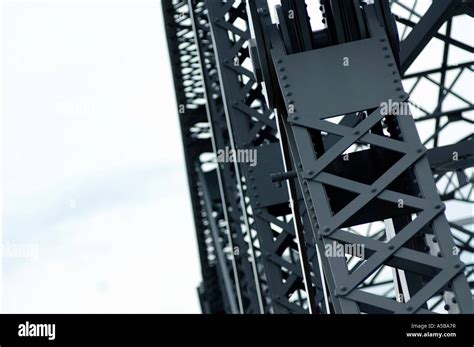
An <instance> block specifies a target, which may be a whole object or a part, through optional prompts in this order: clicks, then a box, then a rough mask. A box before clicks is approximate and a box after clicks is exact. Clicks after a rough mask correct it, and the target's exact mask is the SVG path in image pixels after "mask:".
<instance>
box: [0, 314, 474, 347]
mask: <svg viewBox="0 0 474 347" xmlns="http://www.w3.org/2000/svg"><path fill="white" fill-rule="evenodd" d="M473 317H474V316H473V315H390V316H389V315H383V316H376V315H373V316H372V315H359V316H356V315H329V316H314V315H313V316H309V315H291V316H290V315H265V316H261V315H259V316H257V315H252V316H243V315H227V316H218V315H0V345H1V346H2V347H3V346H9V345H27V346H31V345H37V344H41V345H58V344H63V345H64V344H80V345H89V344H101V345H108V344H114V345H117V344H118V345H120V344H133V345H140V344H149V343H152V344H153V345H160V344H189V345H196V344H205V345H213V344H218V345H225V344H249V343H250V344H259V345H262V344H271V345H280V344H284V345H291V346H295V345H299V344H305V343H306V344H307V343H309V344H311V345H316V346H317V345H319V344H321V343H325V344H341V343H344V344H350V345H354V344H364V345H367V344H369V345H370V344H376V345H379V346H384V345H407V344H408V345H410V344H416V345H419V344H429V345H433V344H435V345H440V344H441V345H451V346H463V345H466V346H472V345H473V343H474V319H473ZM27 322H28V323H27ZM45 324H54V339H52V337H53V333H52V332H53V328H52V327H53V326H52V325H45ZM19 335H30V336H19ZM31 335H43V336H31Z"/></svg>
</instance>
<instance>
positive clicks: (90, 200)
mask: <svg viewBox="0 0 474 347" xmlns="http://www.w3.org/2000/svg"><path fill="white" fill-rule="evenodd" d="M276 2H277V1H276V0H274V1H272V3H276ZM1 9H2V16H1V17H2V19H3V20H2V26H1V29H2V42H3V43H2V54H1V56H2V58H3V59H2V71H3V76H2V78H1V81H2V87H3V94H2V100H3V107H2V113H3V120H2V143H1V145H2V151H1V152H2V166H3V169H2V185H3V193H2V194H1V196H2V200H3V219H2V220H3V223H2V227H3V228H2V229H3V245H4V247H8V246H9V245H10V246H11V245H23V246H25V247H27V246H30V247H36V246H37V248H33V254H30V255H31V256H30V257H29V258H28V257H27V258H25V257H13V256H5V252H4V257H3V277H2V279H3V280H2V283H3V287H2V289H3V293H2V309H3V312H9V313H10V312H20V313H22V312H51V313H55V312H73V313H75V312H78V313H79V312H92V313H93V312H123V313H128V312H130V313H180V312H196V313H197V312H200V309H199V304H198V299H197V295H196V290H195V288H196V286H197V285H198V283H199V281H200V278H201V275H200V266H199V260H198V259H199V258H198V253H197V245H196V241H195V240H196V239H195V235H194V226H193V223H192V215H191V208H190V203H189V197H188V191H187V189H188V187H187V181H186V176H185V168H184V159H183V155H182V146H181V138H180V131H179V124H178V118H177V112H176V105H175V98H174V89H173V84H172V79H171V72H170V68H169V60H168V51H167V47H166V41H165V36H164V29H163V22H162V15H161V1H156V0H128V1H126V0H53V1H52V0H49V1H48V0H36V1H22V0H5V1H3V2H2V7H1ZM420 11H421V13H422V12H423V10H420ZM469 28H472V23H471V24H469V19H462V18H461V19H459V22H457V23H456V24H455V25H454V29H453V30H454V31H457V32H458V33H459V34H460V35H461V36H463V37H465V40H462V41H465V42H472V30H469ZM469 31H470V32H471V33H470V34H469ZM432 46H433V47H432V48H430V50H428V51H427V52H425V53H424V54H425V57H422V59H420V60H419V61H418V62H416V63H415V64H414V66H413V68H412V70H413V69H415V70H416V69H421V68H430V67H435V66H436V63H437V62H436V61H435V57H439V54H438V53H439V50H440V49H442V46H441V45H440V43H439V41H438V42H436V41H435V40H434V41H433V42H432ZM434 50H438V52H435V53H434ZM463 54H464V52H456V51H454V53H452V54H451V58H450V59H451V62H452V63H454V62H465V61H469V59H471V58H472V57H465V56H463ZM430 63H434V64H435V65H433V66H430ZM454 77H455V76H454V75H453V74H452V73H450V74H448V81H449V80H450V79H451V80H452V79H453V78H454ZM471 77H472V75H471ZM433 78H435V79H438V78H439V76H434V77H433ZM458 83H459V84H460V85H461V88H460V89H459V90H460V92H461V93H463V96H465V97H467V98H471V100H472V91H473V90H472V79H470V78H469V76H463V78H461V79H460V81H459V82H458ZM432 89H433V86H429V85H428V84H427V85H426V87H423V88H421V92H420V93H421V95H418V96H414V98H415V97H418V98H419V99H420V101H419V103H421V104H422V103H423V102H426V99H427V97H426V96H427V95H430V97H431V96H432V95H436V94H433V93H436V90H434V91H433V90H432ZM417 101H418V100H417ZM447 105H448V107H458V106H459V101H456V100H450V99H448V100H447ZM415 112H416V110H415ZM471 115H472V114H471ZM463 127H464V129H463ZM427 131H429V130H427ZM466 131H467V132H469V131H470V130H469V129H466V128H465V125H463V124H454V125H453V129H452V130H450V132H451V134H453V136H465V134H466ZM425 134H427V132H425ZM422 135H423V133H422ZM448 140H449V139H448ZM443 141H444V140H443ZM460 210H462V211H463V214H465V213H467V214H469V207H466V206H457V205H449V206H448V214H452V213H453V211H454V213H455V214H458V213H459V212H456V211H460ZM471 211H472V210H471ZM34 250H37V253H35V252H34Z"/></svg>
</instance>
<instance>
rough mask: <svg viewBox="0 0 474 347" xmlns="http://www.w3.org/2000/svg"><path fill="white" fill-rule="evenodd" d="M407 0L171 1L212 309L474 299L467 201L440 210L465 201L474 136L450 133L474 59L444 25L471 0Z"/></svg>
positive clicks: (466, 303) (392, 307)
mask: <svg viewBox="0 0 474 347" xmlns="http://www.w3.org/2000/svg"><path fill="white" fill-rule="evenodd" d="M417 3H418V1H417V0H410V1H409V0H399V1H393V2H392V3H391V4H390V5H391V8H390V6H389V2H388V1H385V0H380V1H375V2H370V1H358V0H353V1H352V0H350V1H347V0H345V1H341V0H323V1H321V7H320V8H319V11H320V12H319V13H317V14H316V13H315V11H314V9H313V10H311V9H310V8H309V7H307V6H306V4H305V2H304V1H302V0H281V4H280V5H278V6H277V7H276V11H275V16H274V18H273V19H272V18H271V16H270V14H271V10H272V9H271V8H270V7H269V6H268V4H267V1H266V0H255V1H248V2H246V1H241V0H163V14H164V19H165V25H166V32H167V38H168V46H169V51H170V59H171V65H172V69H173V76H174V82H175V89H176V96H177V103H178V113H179V119H180V123H181V130H182V139H183V147H184V152H185V160H186V165H187V173H188V183H189V189H190V194H191V201H192V207H193V213H194V222H195V229H196V233H197V239H198V247H199V252H200V261H201V267H202V275H203V281H202V283H201V285H200V286H199V288H198V293H199V297H200V300H201V307H202V310H203V312H204V313H406V314H411V313H429V312H449V313H468V312H472V300H473V299H472V294H471V291H472V290H473V287H474V285H473V283H474V279H473V277H474V275H473V259H472V257H473V246H474V245H473V242H474V241H473V230H472V225H473V218H472V212H471V214H470V215H469V213H467V215H466V216H465V217H461V218H460V217H459V214H457V215H455V216H453V217H452V218H451V217H450V215H449V214H448V217H449V221H448V219H447V218H446V214H445V208H446V206H448V207H449V206H451V205H450V204H464V206H470V208H472V195H473V192H472V191H473V188H472V183H473V177H472V166H473V165H472V164H473V146H472V132H470V134H467V135H466V136H461V137H460V138H457V139H455V140H454V141H453V140H452V136H451V133H450V130H449V129H450V126H452V124H454V123H455V124H464V125H465V126H466V125H467V126H469V125H472V123H473V120H472V110H473V108H472V100H469V98H468V97H466V96H465V95H464V94H463V93H462V88H461V87H457V83H459V81H460V79H461V77H463V78H465V76H466V75H469V74H470V73H472V68H473V62H470V61H463V62H461V63H459V62H457V63H455V64H452V63H451V62H450V60H449V52H450V49H451V50H452V49H453V48H452V47H455V49H457V50H464V51H466V52H468V53H469V52H470V53H472V49H473V48H472V46H470V45H469V44H468V43H466V42H463V41H462V40H460V39H459V38H456V37H454V35H452V33H453V32H452V27H453V23H454V22H455V21H456V19H457V18H465V17H469V16H471V17H472V13H473V5H472V2H470V1H457V0H443V1H441V0H435V1H433V2H432V3H431V5H430V6H429V7H428V8H427V9H426V8H424V9H419V8H418V7H417ZM420 11H424V12H423V13H422V12H420ZM392 12H393V14H394V15H395V16H394V15H392ZM317 16H321V18H323V24H324V25H323V28H322V29H319V28H318V29H316V28H313V27H312V26H313V24H312V23H314V18H316V17H317ZM310 20H311V21H310ZM395 20H396V21H395ZM276 22H277V24H275V23H276ZM400 39H401V41H400ZM434 40H438V41H440V42H441V43H442V45H443V48H442V54H441V55H442V59H441V62H440V64H439V66H437V67H433V68H430V69H426V71H423V70H422V71H414V72H412V71H411V69H410V67H411V66H412V65H416V64H417V58H419V59H421V58H422V56H423V52H424V50H427V49H428V48H429V47H430V42H433V41H434ZM427 47H428V48H427ZM422 82H429V83H431V84H432V85H434V86H435V87H436V90H437V94H436V95H434V94H432V95H429V98H427V96H426V95H425V98H424V99H423V98H421V100H418V99H417V91H418V90H419V89H420V88H422V87H421V86H422ZM456 88H458V89H461V91H459V90H456ZM450 98H454V99H456V100H457V103H454V104H453V103H452V102H450V101H449V99H450ZM427 99H429V100H427ZM415 100H416V101H415ZM428 101H429V102H430V103H429V102H428ZM433 101H435V106H434V108H433V105H432V104H433ZM424 102H425V103H426V105H425V104H424ZM387 103H389V104H390V103H392V104H397V105H402V104H407V103H411V104H412V105H411V108H413V107H414V106H416V112H415V113H414V114H413V115H412V114H411V110H410V108H404V109H403V110H402V111H398V112H394V111H393V110H390V111H388V112H387V109H386V107H385V106H386V104H387ZM430 122H431V123H432V124H431V126H432V127H431V128H430V130H429V131H428V136H425V138H423V139H420V135H419V133H418V131H420V133H423V134H426V133H427V131H426V130H425V128H426V126H425V125H424V124H426V123H430ZM417 127H418V129H417ZM421 129H423V131H422V130H421ZM226 151H227V152H228V151H233V152H234V153H237V152H238V151H244V152H245V151H246V152H245V153H249V152H250V151H253V153H255V154H256V156H255V158H256V161H255V162H254V163H251V162H248V161H247V162H239V161H237V160H231V161H230V160H220V159H219V158H220V155H221V154H222V153H224V152H226ZM456 206H457V205H456ZM464 211H466V210H464ZM467 211H469V207H468V210H467ZM340 249H343V251H342V254H341V253H340V252H335V250H340ZM468 280H469V281H468Z"/></svg>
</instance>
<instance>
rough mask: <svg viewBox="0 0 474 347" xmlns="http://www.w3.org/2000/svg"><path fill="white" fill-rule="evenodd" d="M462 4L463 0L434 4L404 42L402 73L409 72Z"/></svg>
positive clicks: (401, 53)
mask: <svg viewBox="0 0 474 347" xmlns="http://www.w3.org/2000/svg"><path fill="white" fill-rule="evenodd" d="M461 3H462V0H441V1H440V0H437V1H433V2H432V4H431V7H430V8H429V9H428V11H427V12H426V13H425V15H424V16H423V17H422V18H421V20H420V21H419V22H418V24H417V25H416V26H415V27H414V28H413V30H412V31H411V32H410V34H409V35H408V37H407V38H406V39H405V40H404V41H402V44H401V50H400V55H401V57H400V60H401V66H402V73H403V72H405V71H407V70H408V68H409V67H410V65H411V64H412V63H413V62H414V61H415V59H416V57H417V56H418V54H420V52H421V51H422V50H423V48H424V47H425V46H426V45H427V44H428V42H429V41H430V40H431V39H432V38H433V36H435V35H436V33H437V32H438V30H439V28H440V27H441V25H443V23H444V22H445V21H446V19H447V18H449V17H451V16H452V15H453V14H454V13H455V11H456V9H457V8H458V7H459V5H460V4H461Z"/></svg>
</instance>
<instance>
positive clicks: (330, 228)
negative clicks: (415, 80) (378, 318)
mask: <svg viewBox="0 0 474 347" xmlns="http://www.w3.org/2000/svg"><path fill="white" fill-rule="evenodd" d="M365 14H366V18H367V20H368V26H369V31H370V34H371V38H370V39H367V40H361V41H355V42H352V43H346V44H340V45H338V46H334V47H328V48H323V49H319V50H315V51H307V52H303V53H300V54H296V55H288V54H287V52H286V49H285V46H284V44H283V42H282V40H281V39H278V36H277V35H273V36H272V52H273V62H274V65H275V71H277V76H278V81H279V85H280V88H281V90H282V96H283V100H284V103H285V108H284V109H282V110H281V112H282V117H283V120H282V121H283V123H284V124H285V129H286V133H287V136H288V137H289V141H288V142H289V143H290V146H291V156H292V160H293V161H294V164H295V166H296V167H298V168H299V170H297V173H298V181H299V182H300V185H301V188H302V189H303V190H304V191H305V192H307V193H306V194H305V196H304V197H305V203H306V205H307V208H309V209H311V210H314V214H313V215H312V223H313V224H312V226H313V230H314V234H315V235H316V236H317V239H316V243H317V247H318V248H319V249H320V252H324V249H325V248H326V247H327V245H328V244H329V243H331V242H333V241H336V242H338V243H342V244H362V245H363V246H364V248H366V249H370V248H373V253H372V254H371V255H366V258H365V262H364V263H362V264H361V265H360V266H358V267H357V268H355V269H354V268H353V269H349V268H348V266H347V264H346V259H345V257H340V256H337V257H323V258H322V265H323V268H324V275H325V277H326V279H327V281H328V287H329V293H330V295H331V302H332V304H333V307H334V310H335V312H338V313H358V312H363V311H365V312H369V313H373V312H379V313H380V312H394V313H415V312H419V313H422V312H426V311H428V310H429V309H430V308H431V307H430V306H428V304H427V303H428V301H429V300H430V299H431V298H433V297H436V296H437V295H438V294H439V293H440V291H449V292H450V291H452V292H454V296H455V297H456V299H457V302H458V303H459V309H460V311H461V312H471V306H472V298H471V295H470V292H469V289H468V286H467V282H466V278H465V276H464V274H463V272H462V270H463V268H464V263H462V262H460V260H459V256H458V255H457V254H453V247H454V242H453V240H452V238H451V237H450V233H449V226H448V223H447V220H446V217H445V216H444V214H443V208H444V205H443V204H442V203H441V200H440V198H439V196H438V195H437V192H436V187H435V184H434V181H433V179H432V178H431V171H430V168H429V165H428V160H427V158H426V155H425V152H426V150H425V148H424V147H423V146H422V144H421V142H420V140H419V137H418V134H417V132H416V128H415V123H414V122H413V120H412V118H411V117H410V115H409V114H403V115H397V116H395V115H388V116H387V115H384V114H382V112H381V107H380V106H379V105H381V102H383V101H385V100H388V99H393V100H397V101H398V102H404V101H406V100H407V95H406V94H405V93H403V91H402V85H401V82H400V76H399V74H398V71H397V70H396V68H395V67H394V66H395V64H394V61H395V59H394V57H393V54H392V53H391V49H390V48H389V47H387V43H388V37H387V35H386V33H385V32H384V31H383V30H381V26H380V24H379V22H378V20H377V18H376V15H375V8H374V6H365ZM360 52H365V54H367V55H366V57H367V58H366V59H363V57H362V56H361V57H360V58H359V56H358V55H359V54H360ZM344 57H351V59H352V60H353V62H352V63H351V65H350V67H349V68H348V67H347V66H344V65H343V64H342V59H343V58H344ZM369 57H370V58H369ZM301 66H305V67H306V68H305V73H304V75H301V74H299V72H300V71H301V70H298V67H301ZM320 66H324V67H325V70H321V69H319V67H320ZM325 71H326V73H325ZM359 74H362V75H365V76H366V78H365V80H361V78H360V77H358V76H359ZM374 76H377V77H374ZM369 77H371V78H369ZM374 78H377V80H376V81H375V80H374ZM352 80H357V81H358V82H359V83H358V88H356V87H355V86H354V87H352V88H351V85H350V84H349V87H348V88H346V87H347V83H348V82H350V81H352ZM328 83H330V84H329V85H328ZM344 83H345V84H346V85H345V86H344V87H345V88H346V89H347V90H346V92H345V93H344V96H345V98H344V99H341V100H340V102H339V103H338V104H336V103H335V102H331V103H329V102H328V103H324V100H328V98H330V93H328V92H329V91H331V90H332V91H335V90H337V89H336V88H338V86H341V85H343V84H344ZM319 84H323V85H324V84H325V85H326V86H327V87H328V91H324V90H322V89H318V86H319ZM374 86H376V88H374ZM351 89H352V92H351ZM375 89H378V91H379V93H375V94H374V93H373V92H372V91H375ZM368 90H370V91H371V93H370V94H368V93H367V91H368ZM390 90H391V91H390ZM308 91H315V93H317V91H319V93H321V94H319V95H313V96H312V95H311V93H308ZM360 91H363V93H360ZM385 91H386V92H385ZM318 98H320V99H321V100H320V101H319V102H318V100H319V99H318ZM288 110H293V112H288ZM361 111H366V112H367V116H366V117H364V119H363V120H362V121H361V122H360V123H359V124H357V125H356V126H355V127H353V128H350V127H347V126H343V125H340V124H337V123H333V122H331V121H330V120H328V119H330V118H331V117H334V116H339V115H341V114H347V113H350V112H361ZM286 115H287V116H288V121H287V120H286V119H284V118H285V116H286ZM382 121H383V122H384V123H385V125H386V126H387V133H384V132H381V131H380V130H378V129H379V127H380V124H382V123H381V122H382ZM323 133H328V134H333V135H337V136H339V138H340V139H339V141H338V142H337V143H335V144H334V145H333V146H332V147H330V148H328V147H326V146H324V142H323V141H319V142H318V141H317V140H315V138H317V137H318V136H319V137H321V136H322V134H323ZM358 143H363V144H366V145H369V146H370V149H369V150H368V151H370V152H372V155H370V154H369V156H368V158H369V160H366V161H365V162H363V163H362V164H361V166H366V167H367V169H368V170H367V172H366V177H363V178H362V177H360V176H359V177H357V178H354V177H353V175H352V177H351V174H352V173H351V172H350V171H349V170H348V169H347V167H344V164H343V162H342V156H343V155H344V152H345V151H346V150H347V149H348V148H350V147H351V146H353V145H355V144H358ZM390 153H397V155H393V156H392V159H389V158H390V156H391V154H390ZM377 158H384V161H385V162H384V163H383V165H381V166H379V167H377V165H376V164H375V163H376V162H377ZM374 164H375V165H374ZM397 180H403V181H404V182H405V184H404V185H403V186H405V187H408V189H400V188H402V187H401V186H398V184H397ZM407 180H408V181H410V183H408V181H407ZM395 186H397V188H396V189H397V190H393V189H394V188H395ZM331 187H332V188H331ZM331 189H337V190H338V191H339V192H334V191H333V190H331ZM341 191H346V192H348V193H350V194H351V197H349V198H347V199H346V201H345V203H342V204H341V201H340V200H341V199H343V195H342V193H341ZM335 200H339V201H335ZM400 200H401V201H402V202H403V207H402V208H400V207H399V206H397V202H399V201H400ZM383 202H385V203H388V204H389V205H390V204H392V205H395V206H396V207H395V208H392V209H390V208H387V209H386V210H385V211H382V210H380V211H379V212H378V213H377V212H375V211H376V208H377V206H379V205H381V204H383ZM397 208H398V209H399V210H402V213H403V214H404V216H400V214H399V213H396V212H394V211H396V210H397ZM399 212H400V211H399ZM364 214H365V215H367V220H365V221H364V222H365V223H367V222H372V221H375V220H387V219H391V220H392V221H393V224H394V227H395V234H394V236H393V237H391V238H388V236H387V239H386V240H385V242H384V241H380V240H374V239H373V238H370V237H364V236H361V235H357V234H354V233H352V232H350V231H349V230H343V228H347V227H350V226H354V225H356V224H362V222H363V221H362V220H360V215H364ZM358 217H359V219H358ZM351 219H352V220H351ZM428 235H433V237H435V238H436V240H437V244H438V245H439V249H440V253H439V254H432V252H427V251H426V249H423V248H421V247H420V245H419V244H420V243H421V242H420V241H421V240H422V239H423V238H425V237H427V236H428ZM441 238H442V239H441ZM403 252H408V253H410V254H409V255H408V254H407V255H408V256H406V257H404V256H402V255H401V253H403ZM411 252H413V253H411ZM397 257H400V258H403V259H401V261H395V258H397ZM438 258H441V259H442V261H439V259H438ZM435 263H436V265H435ZM421 265H423V266H426V267H428V268H430V270H429V271H424V270H422V268H421V267H420V266H421ZM384 266H390V267H395V268H397V269H400V270H403V271H404V272H406V273H410V277H411V278H410V283H409V284H410V288H408V289H409V293H410V297H409V298H408V297H405V298H404V299H403V300H401V301H402V302H398V301H395V300H390V299H388V298H386V297H384V296H381V295H377V293H373V292H372V293H369V292H368V291H366V290H364V288H360V286H361V284H362V283H363V282H364V281H365V280H366V279H367V278H369V277H370V276H371V275H373V274H374V273H376V272H377V271H378V270H379V269H380V268H381V267H384ZM423 266H422V267H423ZM425 270H426V269H425ZM349 271H350V272H349Z"/></svg>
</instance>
